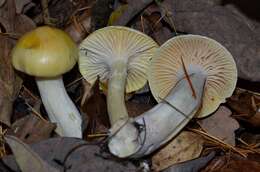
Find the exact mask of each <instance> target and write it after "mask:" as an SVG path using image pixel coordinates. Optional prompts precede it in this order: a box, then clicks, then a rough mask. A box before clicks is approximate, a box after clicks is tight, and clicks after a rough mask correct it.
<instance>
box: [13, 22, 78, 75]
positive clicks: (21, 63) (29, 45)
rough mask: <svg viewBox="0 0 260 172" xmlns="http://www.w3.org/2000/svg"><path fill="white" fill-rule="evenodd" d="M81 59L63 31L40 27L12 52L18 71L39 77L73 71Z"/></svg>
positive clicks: (20, 40)
mask: <svg viewBox="0 0 260 172" xmlns="http://www.w3.org/2000/svg"><path fill="white" fill-rule="evenodd" d="M77 60H78V48H77V46H76V44H75V43H74V42H73V40H72V39H71V38H70V36H69V35H68V34H67V33H65V32H64V31H62V30H60V29H56V28H52V27H48V26H43V27H38V28H36V29H34V30H32V31H30V32H28V33H26V34H25V35H23V36H22V37H21V38H20V39H19V40H18V42H17V44H16V46H15V47H14V49H13V51H12V63H13V66H14V68H15V69H17V70H19V71H21V72H24V73H27V74H29V75H33V76H37V77H55V76H59V75H62V74H63V73H65V72H67V71H69V70H71V69H72V68H73V66H74V65H75V64H76V62H77Z"/></svg>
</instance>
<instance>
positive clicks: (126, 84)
mask: <svg viewBox="0 0 260 172" xmlns="http://www.w3.org/2000/svg"><path fill="white" fill-rule="evenodd" d="M157 47H158V45H157V44H156V42H155V41H154V40H153V39H152V38H150V37H149V36H147V35H145V34H143V33H142V32H139V31H137V30H134V29H131V28H127V27H122V26H109V27H105V28H102V29H99V30H97V31H95V32H93V33H92V34H90V35H89V36H88V37H87V38H86V39H85V40H84V41H83V42H82V43H81V44H80V56H79V70H80V72H81V74H82V76H83V77H84V78H85V79H86V80H87V81H88V82H89V83H91V84H93V83H94V81H95V80H96V79H97V77H98V76H99V78H100V80H101V82H103V83H106V82H108V92H107V108H108V114H109V119H110V123H111V125H112V126H113V125H114V124H115V123H116V122H117V121H118V120H121V121H127V120H128V119H129V117H128V113H127V109H126V106H125V92H127V93H130V92H133V91H135V90H138V89H140V88H142V87H143V86H144V85H145V83H146V82H147V69H148V64H149V60H150V59H151V57H152V55H153V53H154V52H155V50H156V49H157Z"/></svg>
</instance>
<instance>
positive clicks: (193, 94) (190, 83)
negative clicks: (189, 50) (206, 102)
mask: <svg viewBox="0 0 260 172" xmlns="http://www.w3.org/2000/svg"><path fill="white" fill-rule="evenodd" d="M181 63H182V68H183V71H184V74H185V78H186V79H187V81H188V83H189V86H190V89H191V91H192V96H193V97H194V99H196V97H197V96H196V92H195V90H194V87H193V85H192V82H191V80H190V77H189V74H188V72H187V70H186V67H185V64H184V61H183V58H182V56H181Z"/></svg>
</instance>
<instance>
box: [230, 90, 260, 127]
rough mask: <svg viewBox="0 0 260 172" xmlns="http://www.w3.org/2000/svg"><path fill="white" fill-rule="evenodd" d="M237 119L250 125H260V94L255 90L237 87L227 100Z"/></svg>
mask: <svg viewBox="0 0 260 172" xmlns="http://www.w3.org/2000/svg"><path fill="white" fill-rule="evenodd" d="M227 104H228V105H229V106H230V108H231V109H232V110H233V112H234V113H233V115H232V117H234V118H235V119H237V120H239V121H241V122H243V123H245V124H248V127H255V128H257V127H260V110H259V109H260V96H259V94H257V93H254V92H248V91H246V90H241V89H236V91H235V94H234V95H233V96H232V97H230V98H229V99H228V100H227Z"/></svg>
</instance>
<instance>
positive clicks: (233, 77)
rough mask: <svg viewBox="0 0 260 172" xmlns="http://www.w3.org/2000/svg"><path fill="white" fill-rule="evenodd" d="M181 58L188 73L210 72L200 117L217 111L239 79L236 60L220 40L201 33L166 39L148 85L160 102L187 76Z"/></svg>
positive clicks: (153, 64)
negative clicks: (200, 34)
mask: <svg viewBox="0 0 260 172" xmlns="http://www.w3.org/2000/svg"><path fill="white" fill-rule="evenodd" d="M181 58H182V59H183V61H184V64H185V67H186V69H187V71H188V73H189V74H191V73H193V72H196V71H198V70H199V71H203V72H206V74H207V80H206V82H205V88H204V96H203V100H202V108H201V110H200V111H199V113H198V115H197V117H205V116H207V115H209V114H211V113H212V112H214V111H215V110H216V109H217V108H218V106H219V105H220V104H221V103H224V102H225V99H226V98H227V97H230V96H231V95H232V93H233V91H234V89H235V86H236V81H237V68H236V63H235V61H234V59H233V57H232V55H231V54H230V52H229V51H228V50H227V49H226V48H225V47H223V46H222V45H221V44H220V43H218V42H217V41H215V40H213V39H210V38H207V37H204V36H199V35H183V36H177V37H174V38H172V39H170V40H168V41H167V42H165V43H164V44H163V45H162V46H161V47H160V48H159V50H158V52H157V53H156V54H155V55H154V56H153V59H152V61H151V68H150V73H149V74H150V75H149V84H150V87H151V91H152V94H153V96H154V97H155V99H156V100H157V101H161V99H163V98H165V97H166V96H167V95H168V94H169V92H170V91H171V89H172V88H173V87H174V86H175V85H176V83H177V82H178V81H179V80H180V79H181V78H182V77H183V76H184V71H183V66H182V62H181Z"/></svg>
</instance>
